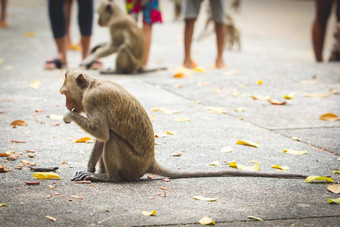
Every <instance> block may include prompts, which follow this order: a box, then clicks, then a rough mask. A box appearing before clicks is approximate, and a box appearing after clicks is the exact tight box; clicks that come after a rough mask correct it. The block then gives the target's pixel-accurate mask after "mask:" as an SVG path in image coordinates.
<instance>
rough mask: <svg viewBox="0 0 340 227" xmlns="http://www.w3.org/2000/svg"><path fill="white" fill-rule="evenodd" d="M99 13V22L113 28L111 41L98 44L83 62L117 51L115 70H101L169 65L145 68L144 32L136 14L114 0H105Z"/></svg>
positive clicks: (127, 71) (140, 70)
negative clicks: (121, 6) (132, 15)
mask: <svg viewBox="0 0 340 227" xmlns="http://www.w3.org/2000/svg"><path fill="white" fill-rule="evenodd" d="M97 13H98V14H99V19H98V24H99V25H100V26H103V27H108V29H109V31H110V42H109V43H107V44H100V45H97V46H96V47H94V48H93V49H92V51H91V54H90V55H89V56H88V57H87V58H85V59H84V60H83V61H82V62H81V64H80V66H85V67H86V68H89V66H90V64H91V63H92V62H94V61H95V60H96V59H98V58H102V57H106V56H109V55H111V54H114V53H116V54H117V56H116V63H115V70H103V71H101V72H100V73H101V74H132V73H136V72H137V73H145V72H154V71H158V70H165V69H166V68H164V67H162V68H157V69H150V70H145V69H144V68H143V55H144V36H143V33H142V30H141V29H140V28H139V27H138V24H137V22H136V20H135V19H134V18H133V17H131V16H130V15H127V14H126V13H124V12H123V11H122V10H121V9H120V8H119V7H118V6H117V5H116V4H115V3H114V2H113V1H112V0H111V1H104V2H102V3H101V4H100V6H99V7H98V9H97Z"/></svg>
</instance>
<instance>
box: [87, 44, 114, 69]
mask: <svg viewBox="0 0 340 227" xmlns="http://www.w3.org/2000/svg"><path fill="white" fill-rule="evenodd" d="M116 51H117V48H116V47H115V46H114V45H113V44H110V43H109V44H106V45H105V46H104V47H102V48H99V49H98V50H97V51H96V52H94V53H92V54H90V55H89V56H88V57H87V58H85V59H84V60H83V61H82V62H81V63H80V65H81V66H88V65H90V64H91V63H92V62H94V61H95V60H97V59H98V58H103V57H106V56H109V55H111V54H113V53H115V52H116Z"/></svg>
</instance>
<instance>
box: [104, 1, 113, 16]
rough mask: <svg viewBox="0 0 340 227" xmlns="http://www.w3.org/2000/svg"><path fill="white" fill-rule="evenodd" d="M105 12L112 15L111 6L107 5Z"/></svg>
mask: <svg viewBox="0 0 340 227" xmlns="http://www.w3.org/2000/svg"><path fill="white" fill-rule="evenodd" d="M110 2H111V1H110ZM105 11H106V12H108V13H110V14H111V13H112V11H113V10H112V6H111V4H107V5H106V7H105Z"/></svg>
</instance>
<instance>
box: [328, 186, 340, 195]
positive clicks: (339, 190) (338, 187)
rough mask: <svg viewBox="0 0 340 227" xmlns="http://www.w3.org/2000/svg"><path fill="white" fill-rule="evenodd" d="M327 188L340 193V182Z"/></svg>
mask: <svg viewBox="0 0 340 227" xmlns="http://www.w3.org/2000/svg"><path fill="white" fill-rule="evenodd" d="M327 189H328V190H329V191H331V192H333V193H335V194H340V184H332V185H328V187H327Z"/></svg>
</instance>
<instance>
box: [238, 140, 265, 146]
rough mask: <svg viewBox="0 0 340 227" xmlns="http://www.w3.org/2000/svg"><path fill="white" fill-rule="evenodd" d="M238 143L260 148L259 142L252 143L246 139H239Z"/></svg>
mask: <svg viewBox="0 0 340 227" xmlns="http://www.w3.org/2000/svg"><path fill="white" fill-rule="evenodd" d="M236 144H239V145H245V146H251V147H256V148H259V145H258V144H257V143H252V142H248V141H244V140H238V141H237V142H236Z"/></svg>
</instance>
